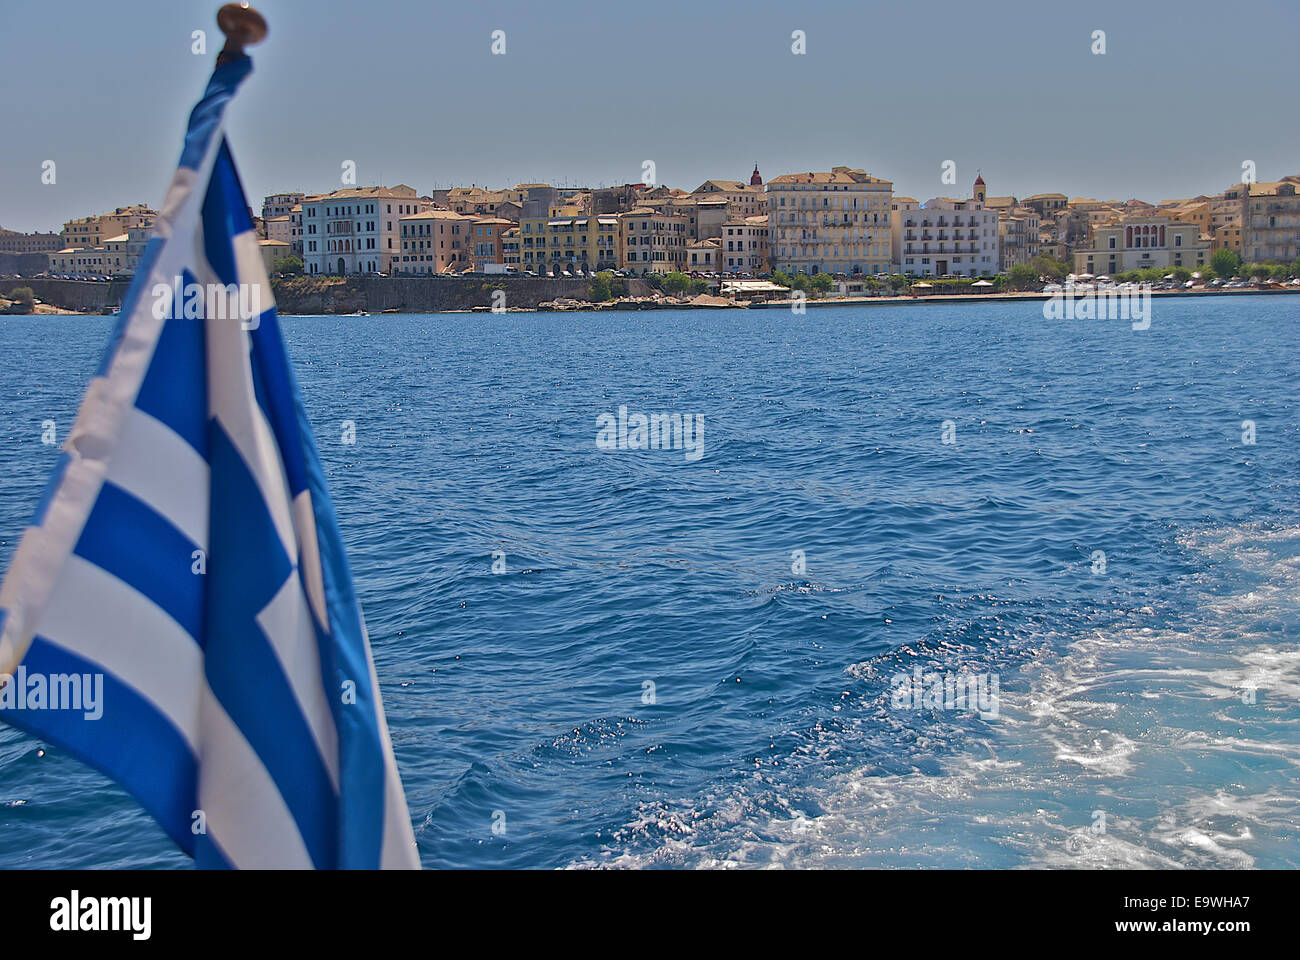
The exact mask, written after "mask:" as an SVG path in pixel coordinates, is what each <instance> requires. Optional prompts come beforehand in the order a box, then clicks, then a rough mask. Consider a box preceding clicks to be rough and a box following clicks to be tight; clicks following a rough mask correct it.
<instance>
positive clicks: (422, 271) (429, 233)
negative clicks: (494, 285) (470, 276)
mask: <svg viewBox="0 0 1300 960" xmlns="http://www.w3.org/2000/svg"><path fill="white" fill-rule="evenodd" d="M473 223H474V218H473V217H467V216H465V215H463V214H460V213H455V212H453V211H451V210H424V211H421V212H419V213H412V214H408V215H407V216H403V217H399V218H398V234H399V237H398V240H399V249H398V250H397V251H396V255H395V256H394V257H393V260H392V273H393V275H394V276H399V275H405V276H412V275H416V276H435V275H437V274H442V273H464V272H465V271H467V270H471V269H473V250H472V243H473V236H472V234H471V232H470V228H471V227H472V225H473Z"/></svg>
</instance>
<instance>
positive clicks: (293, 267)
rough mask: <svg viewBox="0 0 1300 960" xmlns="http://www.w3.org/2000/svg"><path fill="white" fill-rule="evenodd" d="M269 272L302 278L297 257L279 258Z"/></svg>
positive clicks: (300, 265)
mask: <svg viewBox="0 0 1300 960" xmlns="http://www.w3.org/2000/svg"><path fill="white" fill-rule="evenodd" d="M271 270H272V271H273V272H275V273H283V274H285V275H286V276H290V277H300V276H302V261H301V260H300V259H298V258H297V257H281V258H280V259H279V260H277V261H275V263H274V264H272V265H271Z"/></svg>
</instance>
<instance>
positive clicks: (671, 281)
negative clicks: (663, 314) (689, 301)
mask: <svg viewBox="0 0 1300 960" xmlns="http://www.w3.org/2000/svg"><path fill="white" fill-rule="evenodd" d="M663 288H664V293H669V294H672V295H673V296H677V295H678V294H681V293H685V292H686V291H687V290H689V289H690V288H691V278H690V277H689V276H687V275H686V274H684V273H682V272H680V271H678V270H674V271H673V272H672V273H670V274H667V275H665V276H664V284H663Z"/></svg>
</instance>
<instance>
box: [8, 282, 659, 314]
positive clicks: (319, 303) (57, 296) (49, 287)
mask: <svg viewBox="0 0 1300 960" xmlns="http://www.w3.org/2000/svg"><path fill="white" fill-rule="evenodd" d="M5 283H12V286H24V287H31V288H32V291H33V292H34V293H35V294H36V296H37V297H38V298H40V299H41V300H43V301H45V302H46V303H48V304H52V305H54V306H56V307H62V308H64V309H65V310H78V311H81V312H83V313H99V312H101V311H103V310H104V309H105V308H106V307H110V306H111V307H118V306H120V305H121V303H122V298H123V297H124V296H125V295H126V291H127V287H128V286H129V285H130V281H129V280H112V281H109V282H107V283H104V282H98V281H93V280H42V279H37V280H15V281H12V282H10V281H0V292H7V290H8V287H5V286H4V284H5ZM627 284H628V287H629V291H628V292H629V293H631V294H632V295H633V296H645V295H647V293H648V292H649V291H648V288H646V287H645V285H644V284H643V283H642V282H641V281H639V280H628V281H627ZM271 288H272V290H273V291H274V293H275V302H276V305H277V306H278V307H279V310H280V312H281V313H283V314H316V313H356V312H357V311H358V310H365V311H366V312H367V313H379V312H381V311H383V310H395V311H398V312H400V313H437V312H439V311H443V310H469V309H472V308H474V307H490V306H492V303H493V301H492V294H493V292H494V291H495V290H504V291H505V305H506V307H508V308H515V309H525V310H531V309H534V308H536V307H537V305H538V304H540V303H543V302H545V301H547V300H556V299H559V298H563V297H568V298H572V299H574V300H588V299H590V297H589V294H590V290H591V284H590V281H588V280H586V279H580V278H577V279H555V278H538V277H504V276H500V277H499V276H490V277H343V278H329V277H294V278H292V279H289V280H273V281H272V283H271Z"/></svg>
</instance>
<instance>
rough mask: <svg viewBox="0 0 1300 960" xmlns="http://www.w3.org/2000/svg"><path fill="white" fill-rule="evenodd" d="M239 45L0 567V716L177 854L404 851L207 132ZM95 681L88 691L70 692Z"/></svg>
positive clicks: (305, 454) (218, 115)
mask: <svg viewBox="0 0 1300 960" xmlns="http://www.w3.org/2000/svg"><path fill="white" fill-rule="evenodd" d="M251 69H252V62H251V61H250V60H249V58H248V57H247V56H238V57H235V58H234V59H231V60H229V61H227V62H225V63H220V64H219V65H218V67H217V69H216V71H215V73H213V75H212V80H211V81H210V83H209V85H208V88H207V91H206V93H205V94H204V96H203V99H202V101H201V102H200V103H199V104H198V106H196V107H195V108H194V112H193V113H192V114H191V115H190V122H189V130H188V132H187V134H186V137H185V146H184V151H183V152H182V154H181V161H180V168H179V169H178V170H177V172H176V176H175V179H174V180H173V181H172V185H171V187H170V189H169V191H168V194H167V197H166V200H165V202H164V204H163V209H162V210H161V211H160V213H159V217H158V224H157V228H156V231H155V235H154V237H153V238H152V239H151V240H150V242H149V245H148V247H147V248H146V250H145V252H144V253H143V255H142V260H141V263H140V267H139V269H138V270H137V272H136V275H135V279H134V281H133V283H132V285H131V288H130V291H129V293H128V294H127V296H126V297H125V299H124V300H123V303H122V312H121V316H120V318H119V321H118V326H117V329H116V331H115V333H114V335H113V339H112V341H111V343H110V345H109V348H108V350H107V353H106V356H105V357H104V360H103V362H102V364H101V366H100V369H99V371H98V373H97V374H96V375H95V377H94V378H93V379H92V380H91V382H90V385H89V387H88V388H87V390H86V395H85V398H84V399H83V400H82V404H81V409H80V411H79V413H78V415H77V420H76V424H75V425H74V427H73V429H72V431H71V432H70V434H69V435H68V438H67V441H66V443H65V445H64V450H63V452H62V455H61V459H60V463H59V465H58V467H57V468H56V470H55V473H54V477H53V479H52V481H51V483H50V486H49V489H48V491H47V493H46V496H45V498H44V502H43V503H42V504H41V506H40V507H39V508H38V510H37V512H36V517H35V519H34V520H33V522H32V525H31V526H30V527H29V528H28V529H27V530H26V532H25V533H24V535H23V538H22V541H21V542H20V543H19V545H18V548H17V550H16V552H15V554H14V558H13V562H12V564H11V566H10V569H9V572H8V575H7V576H6V578H5V580H4V585H3V587H0V682H3V683H4V688H3V689H0V717H3V719H5V720H7V721H8V722H10V723H13V724H15V725H16V726H18V727H21V728H22V729H24V730H27V731H29V732H30V733H32V734H34V735H36V736H38V737H40V738H41V739H43V740H46V741H48V742H51V743H54V744H58V745H59V746H61V747H63V748H64V749H66V750H68V751H69V752H70V753H72V754H74V755H76V756H77V757H79V758H81V759H82V760H83V761H85V762H86V763H88V764H90V765H91V766H94V767H96V768H98V769H99V770H101V771H103V772H104V773H106V774H107V775H108V776H110V777H112V778H113V779H115V780H117V781H118V782H119V783H120V784H122V786H123V787H125V788H126V789H127V790H128V791H130V792H131V794H133V795H134V796H135V797H136V798H137V799H138V800H139V802H140V803H141V804H142V805H143V806H144V807H145V809H146V810H148V811H149V813H150V814H152V815H153V816H154V817H155V818H156V819H157V820H158V822H159V823H160V824H161V825H162V827H163V829H165V830H166V831H167V833H168V834H169V835H170V836H171V837H172V839H173V840H175V841H176V843H177V844H179V845H180V846H181V847H182V848H183V849H184V850H185V851H186V852H187V853H189V854H190V855H191V856H193V857H194V859H195V862H196V864H197V865H198V866H200V867H236V868H248V867H256V868H262V867H266V868H270V867H275V868H378V867H418V865H419V861H418V858H417V855H416V847H415V838H414V835H413V833H412V830H411V821H410V816H409V814H408V812H407V808H406V799H405V797H404V796H403V793H402V785H401V781H400V780H399V779H398V774H397V765H396V763H395V762H394V759H393V751H392V745H391V743H390V741H389V736H388V727H387V724H386V722H385V719H384V710H383V705H382V703H381V700H380V695H379V686H378V682H377V679H376V675H375V670H374V665H373V663H372V661H371V657H370V646H369V640H368V638H367V636H366V631H365V625H364V623H363V621H362V617H361V610H360V607H359V605H358V603H357V599H356V596H355V594H354V592H353V587H352V580H351V574H350V572H349V570H348V562H347V558H346V557H345V556H344V551H343V543H342V540H341V538H340V536H339V530H338V526H337V524H336V522H335V518H334V513H333V508H332V505H331V503H330V497H329V492H328V491H327V489H326V486H325V478H324V474H323V471H322V469H321V464H320V460H319V458H318V456H317V453H316V448H315V444H314V442H313V439H312V432H311V427H310V425H309V423H308V420H307V417H306V414H305V412H304V410H303V405H302V402H301V400H300V398H299V394H298V389H297V384H296V382H295V380H294V376H293V372H292V369H291V367H290V365H289V361H288V358H287V356H286V354H285V349H284V343H283V341H282V340H281V337H280V330H279V325H278V322H277V320H276V313H275V307H274V304H273V303H272V301H271V296H270V287H269V284H268V282H267V277H266V271H265V269H264V267H263V265H262V261H261V255H260V253H259V249H258V242H257V237H256V235H255V234H254V232H253V226H252V222H251V220H250V217H249V213H248V206H247V203H246V201H245V198H244V191H243V187H242V186H241V185H240V182H239V176H238V173H237V172H236V170H235V164H234V162H233V161H232V159H231V156H230V151H229V148H228V146H227V144H226V140H225V136H224V134H223V132H222V115H223V113H224V112H225V108H226V105H227V104H228V103H229V102H230V99H231V97H232V96H233V95H234V93H235V90H236V88H237V87H238V86H239V84H240V83H241V82H242V81H243V79H244V78H245V77H246V76H247V75H248V73H249V72H250V70H251ZM96 689H98V690H99V691H100V692H99V694H98V699H99V700H101V701H102V702H99V703H97V704H93V707H94V708H93V709H86V703H85V702H82V703H80V704H78V703H76V700H78V699H82V700H83V701H88V700H90V699H95V698H96V697H95V695H94V694H93V691H95V690H96ZM88 691H91V692H90V693H88ZM78 695H80V696H78ZM78 707H80V709H78ZM97 714H98V715H97Z"/></svg>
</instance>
